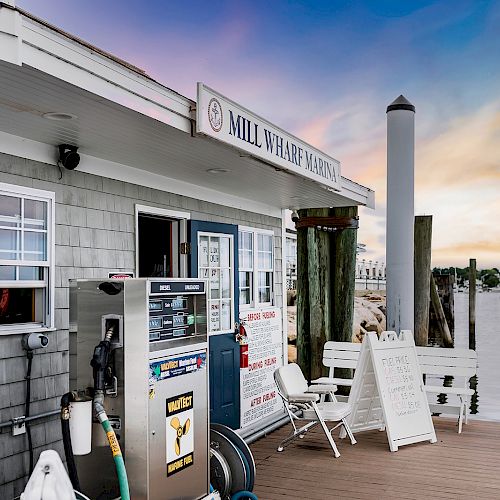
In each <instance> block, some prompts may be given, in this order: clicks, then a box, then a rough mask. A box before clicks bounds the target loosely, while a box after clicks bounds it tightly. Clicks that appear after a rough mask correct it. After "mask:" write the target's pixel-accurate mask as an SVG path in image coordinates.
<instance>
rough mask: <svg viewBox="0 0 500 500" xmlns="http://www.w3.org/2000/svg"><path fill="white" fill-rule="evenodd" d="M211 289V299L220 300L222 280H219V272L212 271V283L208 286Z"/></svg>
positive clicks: (216, 270)
mask: <svg viewBox="0 0 500 500" xmlns="http://www.w3.org/2000/svg"><path fill="white" fill-rule="evenodd" d="M208 285H209V288H210V298H211V299H220V280H219V270H218V269H211V270H210V283H209V284H208Z"/></svg>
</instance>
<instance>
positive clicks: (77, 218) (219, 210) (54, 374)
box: [0, 153, 283, 500]
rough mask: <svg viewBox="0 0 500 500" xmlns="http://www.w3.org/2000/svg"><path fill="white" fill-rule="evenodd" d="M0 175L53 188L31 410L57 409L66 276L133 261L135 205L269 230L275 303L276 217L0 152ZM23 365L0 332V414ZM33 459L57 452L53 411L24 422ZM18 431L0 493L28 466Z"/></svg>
mask: <svg viewBox="0 0 500 500" xmlns="http://www.w3.org/2000/svg"><path fill="white" fill-rule="evenodd" d="M0 182H4V183H7V184H15V185H20V186H27V187H33V188H36V189H43V190H46V191H53V192H55V193H56V209H55V221H56V229H55V243H56V255H55V263H56V268H55V307H56V310H55V324H56V328H57V331H55V332H51V333H49V334H48V336H49V338H50V344H49V346H48V347H47V348H46V349H44V350H43V351H39V352H36V353H35V355H34V359H33V369H32V376H33V382H32V401H33V403H32V406H31V412H32V414H36V413H41V412H44V411H49V410H53V409H57V408H59V402H60V397H61V395H62V394H63V393H64V392H66V391H67V390H68V386H69V380H68V365H69V353H68V348H69V346H68V343H69V342H68V337H69V333H68V328H69V316H68V307H69V304H68V290H67V284H68V280H69V279H72V278H101V277H105V276H107V273H108V271H110V270H121V271H133V270H134V268H135V204H136V203H138V204H141V205H148V206H154V207H160V208H166V209H173V210H184V211H189V212H191V218H192V219H198V220H206V221H211V222H223V223H229V224H240V225H244V226H251V227H256V228H263V229H273V230H274V234H275V238H274V243H275V274H274V277H275V300H276V305H277V306H279V307H281V306H282V297H281V283H282V281H283V277H282V273H281V220H280V219H277V218H274V217H269V216H266V215H260V214H253V213H250V212H246V211H244V210H237V209H231V208H227V207H224V206H221V205H217V204H214V203H209V202H205V201H201V200H196V199H192V198H187V197H183V196H179V195H176V194H172V193H165V192H162V191H158V190H154V189H150V188H146V187H142V186H136V185H132V184H128V183H125V182H121V181H115V180H112V179H107V178H104V177H99V176H96V175H90V174H85V173H82V172H79V171H78V170H75V171H66V170H65V171H63V177H62V179H61V180H59V170H58V169H57V167H54V166H52V165H46V164H43V163H39V162H34V161H31V160H25V159H23V158H18V157H15V156H11V155H6V154H1V153H0ZM25 372H26V358H25V353H24V351H23V350H22V348H21V335H6V336H5V335H4V336H1V335H0V421H1V422H4V421H6V420H9V419H11V418H12V417H17V416H20V415H23V414H24V398H25V383H24V377H25ZM32 434H33V445H34V447H35V461H36V460H37V458H38V455H39V453H40V452H41V451H43V450H45V449H48V448H53V449H56V450H57V451H58V452H59V454H60V455H61V457H63V456H64V453H63V448H62V443H61V441H60V424H59V419H58V417H53V418H50V419H46V420H45V421H42V422H40V423H36V424H33V425H32ZM26 450H27V439H26V435H25V434H23V435H20V436H16V437H13V436H12V435H11V433H10V428H7V429H4V430H3V432H2V433H0V499H2V500H3V499H6V500H8V499H11V498H14V497H15V496H18V495H19V494H20V493H21V492H22V491H23V489H24V486H25V481H26V478H25V471H26V470H27V467H28V454H27V452H26Z"/></svg>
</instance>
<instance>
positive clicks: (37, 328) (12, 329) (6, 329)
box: [0, 323, 57, 337]
mask: <svg viewBox="0 0 500 500" xmlns="http://www.w3.org/2000/svg"><path fill="white" fill-rule="evenodd" d="M56 330H57V328H54V327H47V326H41V325H32V324H29V323H28V324H23V325H22V326H17V325H16V326H11V325H1V326H0V337H4V336H7V335H22V334H25V333H48V332H55V331H56Z"/></svg>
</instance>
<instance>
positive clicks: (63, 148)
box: [59, 144, 80, 170]
mask: <svg viewBox="0 0 500 500" xmlns="http://www.w3.org/2000/svg"><path fill="white" fill-rule="evenodd" d="M77 151H78V147H77V146H71V145H69V144H61V145H60V146H59V161H60V162H61V165H62V166H63V167H64V168H65V169H66V170H75V168H76V167H78V164H79V163H80V155H79V154H78V153H77Z"/></svg>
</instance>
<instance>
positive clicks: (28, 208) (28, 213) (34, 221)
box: [24, 200, 47, 229]
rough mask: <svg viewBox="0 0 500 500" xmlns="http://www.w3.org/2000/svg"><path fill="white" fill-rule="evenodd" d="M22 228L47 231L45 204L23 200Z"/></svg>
mask: <svg viewBox="0 0 500 500" xmlns="http://www.w3.org/2000/svg"><path fill="white" fill-rule="evenodd" d="M24 227H26V228H34V229H47V202H45V201H36V200H24Z"/></svg>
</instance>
